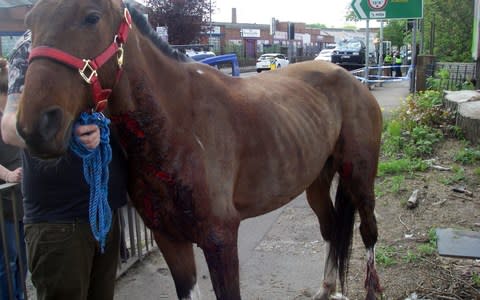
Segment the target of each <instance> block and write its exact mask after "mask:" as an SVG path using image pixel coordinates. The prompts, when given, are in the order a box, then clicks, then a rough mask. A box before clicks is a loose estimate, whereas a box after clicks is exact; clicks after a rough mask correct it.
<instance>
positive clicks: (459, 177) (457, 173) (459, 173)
mask: <svg viewBox="0 0 480 300" xmlns="http://www.w3.org/2000/svg"><path fill="white" fill-rule="evenodd" d="M452 171H453V172H454V174H453V175H451V176H448V177H446V178H445V177H444V178H442V179H440V182H441V183H443V184H445V185H452V184H455V183H459V182H462V181H464V180H465V169H464V168H461V167H459V166H453V167H452Z"/></svg>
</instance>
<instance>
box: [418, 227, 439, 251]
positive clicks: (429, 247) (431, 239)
mask: <svg viewBox="0 0 480 300" xmlns="http://www.w3.org/2000/svg"><path fill="white" fill-rule="evenodd" d="M437 239H438V237H437V232H436V231H435V228H430V230H429V231H428V242H427V243H424V244H421V245H420V246H418V247H417V250H418V252H419V253H420V255H424V256H430V255H433V254H434V253H435V252H436V251H437Z"/></svg>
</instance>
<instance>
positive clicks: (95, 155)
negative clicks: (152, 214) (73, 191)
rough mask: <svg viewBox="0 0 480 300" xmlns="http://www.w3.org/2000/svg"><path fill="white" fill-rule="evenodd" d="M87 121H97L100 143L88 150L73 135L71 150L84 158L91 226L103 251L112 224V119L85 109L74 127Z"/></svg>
mask: <svg viewBox="0 0 480 300" xmlns="http://www.w3.org/2000/svg"><path fill="white" fill-rule="evenodd" d="M86 124H96V125H97V126H98V127H99V128H100V145H99V146H98V147H96V148H95V149H88V148H86V147H85V146H84V145H83V143H82V142H80V139H79V137H78V136H76V135H75V134H73V138H72V139H71V140H70V149H71V150H72V151H73V152H74V153H75V154H77V155H78V156H80V158H82V160H83V175H84V177H85V180H86V181H87V183H88V185H89V186H90V203H89V221H90V228H91V229H92V233H93V236H94V237H95V239H96V240H97V241H98V242H99V243H100V249H101V251H102V253H103V251H104V248H105V242H106V239H107V235H108V232H109V231H110V226H111V223H112V211H111V210H110V206H109V204H108V164H109V163H110V161H111V160H112V148H111V147H110V128H109V127H108V124H110V120H109V119H108V118H106V117H105V116H104V115H103V114H102V113H98V112H93V113H91V114H89V113H86V112H83V113H82V114H81V115H80V117H79V119H78V121H77V123H76V124H75V126H78V125H86ZM75 126H74V128H75Z"/></svg>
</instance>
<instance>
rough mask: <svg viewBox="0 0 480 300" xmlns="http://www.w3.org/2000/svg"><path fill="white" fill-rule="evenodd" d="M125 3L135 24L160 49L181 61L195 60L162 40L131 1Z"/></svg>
mask: <svg viewBox="0 0 480 300" xmlns="http://www.w3.org/2000/svg"><path fill="white" fill-rule="evenodd" d="M125 5H126V6H127V9H128V10H129V11H130V15H131V16H132V20H133V23H135V25H136V26H137V28H138V29H139V30H140V32H141V33H142V34H143V35H145V36H147V37H149V38H150V40H151V41H152V42H153V43H154V44H155V45H156V46H157V48H158V49H160V50H161V51H162V53H163V54H165V55H166V56H168V57H170V58H173V59H175V60H177V61H181V62H192V61H193V60H192V59H191V58H190V57H188V56H186V55H185V54H183V53H182V52H180V51H178V50H176V49H174V48H172V46H170V44H169V43H167V42H165V41H164V40H162V38H161V37H160V36H159V35H158V34H157V33H156V32H155V31H154V30H153V28H152V26H150V24H148V22H147V19H146V18H145V17H144V16H143V15H142V14H141V13H140V12H139V11H138V10H136V9H135V8H134V7H133V5H131V4H130V3H125Z"/></svg>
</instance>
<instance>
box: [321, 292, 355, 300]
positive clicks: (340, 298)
mask: <svg viewBox="0 0 480 300" xmlns="http://www.w3.org/2000/svg"><path fill="white" fill-rule="evenodd" d="M313 300H348V298H347V297H345V296H344V295H342V294H340V293H335V294H333V295H330V296H329V295H328V293H326V292H324V291H319V292H318V293H317V294H316V295H315V296H313Z"/></svg>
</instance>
